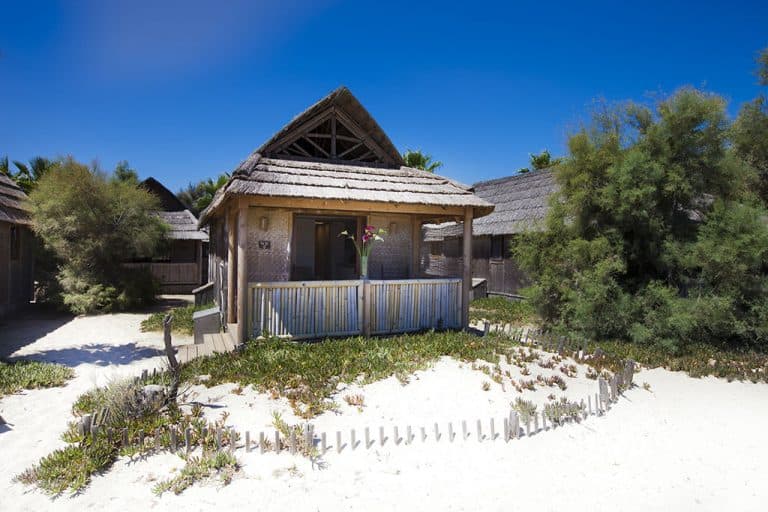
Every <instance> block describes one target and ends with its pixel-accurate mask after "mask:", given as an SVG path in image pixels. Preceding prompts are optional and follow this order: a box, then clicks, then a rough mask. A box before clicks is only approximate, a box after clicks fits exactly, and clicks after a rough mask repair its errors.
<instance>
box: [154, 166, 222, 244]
mask: <svg viewBox="0 0 768 512" xmlns="http://www.w3.org/2000/svg"><path fill="white" fill-rule="evenodd" d="M140 186H141V187H142V188H144V189H146V190H147V191H148V192H150V193H152V194H154V195H155V196H157V198H158V199H160V205H161V207H162V210H160V211H158V212H155V213H157V215H158V217H160V218H161V219H163V221H164V222H165V223H166V224H168V226H170V230H169V231H168V234H167V236H168V238H170V239H171V240H203V241H207V240H208V231H207V230H206V229H200V228H198V227H197V217H195V215H194V214H193V213H192V212H191V211H189V210H187V207H186V206H184V203H182V202H181V201H180V200H179V198H178V197H176V194H174V193H173V192H171V191H170V190H168V189H167V188H166V187H165V185H163V184H162V183H160V182H159V181H157V180H156V179H155V178H151V177H150V178H147V179H145V180H144V181H142V182H141V184H140Z"/></svg>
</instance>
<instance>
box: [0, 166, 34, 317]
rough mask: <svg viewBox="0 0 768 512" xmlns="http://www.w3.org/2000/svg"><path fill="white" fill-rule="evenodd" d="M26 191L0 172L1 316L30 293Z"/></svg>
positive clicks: (30, 236) (31, 262)
mask: <svg viewBox="0 0 768 512" xmlns="http://www.w3.org/2000/svg"><path fill="white" fill-rule="evenodd" d="M26 197H27V196H26V194H25V193H24V192H23V191H22V190H21V189H20V188H19V187H18V186H17V185H16V183H14V182H13V181H12V180H11V179H10V178H8V177H7V176H5V175H3V174H0V317H3V316H5V315H7V314H9V313H10V312H12V311H15V310H17V309H18V308H20V307H22V306H23V305H25V304H29V302H30V301H31V300H32V296H33V281H32V280H33V270H34V253H33V242H34V239H33V234H32V231H31V229H30V225H31V222H30V219H29V214H28V212H27V210H26V207H25V206H24V204H23V201H24V200H25V199H26Z"/></svg>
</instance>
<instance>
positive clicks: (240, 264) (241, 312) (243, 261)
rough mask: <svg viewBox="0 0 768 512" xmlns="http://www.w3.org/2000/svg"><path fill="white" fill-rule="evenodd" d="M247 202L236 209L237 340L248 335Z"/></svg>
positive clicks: (241, 339) (239, 340)
mask: <svg viewBox="0 0 768 512" xmlns="http://www.w3.org/2000/svg"><path fill="white" fill-rule="evenodd" d="M247 251H248V203H247V202H246V201H245V200H244V199H241V200H240V203H239V205H238V209H237V342H238V343H244V342H245V339H246V336H248V332H247V329H246V327H247V325H248V311H246V310H247V308H248V254H247Z"/></svg>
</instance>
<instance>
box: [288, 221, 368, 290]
mask: <svg viewBox="0 0 768 512" xmlns="http://www.w3.org/2000/svg"><path fill="white" fill-rule="evenodd" d="M358 226H359V221H358V219H357V217H342V216H330V215H324V216H318V215H296V216H295V217H294V219H293V237H292V238H293V239H292V251H291V255H292V256H291V280H292V281H334V280H341V279H355V278H356V277H357V252H356V251H355V246H354V245H353V244H352V242H351V241H350V240H347V239H346V238H344V237H340V236H339V234H340V233H341V232H342V231H345V230H346V231H348V232H350V233H355V234H356V235H357V232H358Z"/></svg>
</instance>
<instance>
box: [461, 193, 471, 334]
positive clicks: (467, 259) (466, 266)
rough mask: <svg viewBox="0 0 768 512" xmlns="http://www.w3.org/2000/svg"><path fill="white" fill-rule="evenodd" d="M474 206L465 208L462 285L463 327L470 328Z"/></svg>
mask: <svg viewBox="0 0 768 512" xmlns="http://www.w3.org/2000/svg"><path fill="white" fill-rule="evenodd" d="M472 213H473V211H472V207H471V206H467V208H466V209H465V210H464V240H463V242H464V244H463V245H464V247H463V260H462V266H463V269H462V281H463V282H462V286H461V327H462V328H463V329H468V328H469V294H470V291H471V290H472Z"/></svg>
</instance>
